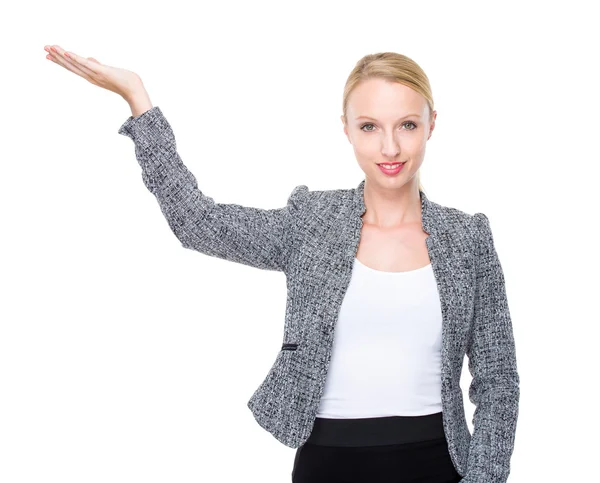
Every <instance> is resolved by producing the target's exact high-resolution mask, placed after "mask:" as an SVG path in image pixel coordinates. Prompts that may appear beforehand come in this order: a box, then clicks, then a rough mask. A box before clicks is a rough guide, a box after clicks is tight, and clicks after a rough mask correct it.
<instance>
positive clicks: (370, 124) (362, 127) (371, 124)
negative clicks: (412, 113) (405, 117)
mask: <svg viewBox="0 0 600 483" xmlns="http://www.w3.org/2000/svg"><path fill="white" fill-rule="evenodd" d="M407 124H410V125H412V126H413V127H411V128H409V129H408V130H409V131H414V130H415V129H416V128H417V125H416V124H415V123H414V122H412V121H406V122H405V123H403V124H402V125H403V126H406V125H407ZM366 126H374V124H373V123H370V122H368V123H365V124H363V125H362V126H361V127H360V130H361V131H363V132H373V129H367V130H365V129H364V128H365V127H366Z"/></svg>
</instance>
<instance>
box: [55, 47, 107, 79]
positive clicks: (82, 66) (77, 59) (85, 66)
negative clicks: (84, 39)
mask: <svg viewBox="0 0 600 483" xmlns="http://www.w3.org/2000/svg"><path fill="white" fill-rule="evenodd" d="M51 48H54V52H55V53H56V54H57V58H58V59H59V61H62V62H61V64H62V63H64V64H65V66H70V67H72V69H71V70H74V71H75V72H76V73H78V74H80V75H81V74H82V73H85V74H86V75H87V76H89V77H94V76H95V74H97V73H98V71H97V66H96V65H94V64H93V63H92V62H89V61H88V60H87V59H86V58H85V57H81V56H79V55H76V54H74V53H73V52H67V51H65V50H64V49H62V48H61V47H60V46H58V45H54V46H52V47H51Z"/></svg>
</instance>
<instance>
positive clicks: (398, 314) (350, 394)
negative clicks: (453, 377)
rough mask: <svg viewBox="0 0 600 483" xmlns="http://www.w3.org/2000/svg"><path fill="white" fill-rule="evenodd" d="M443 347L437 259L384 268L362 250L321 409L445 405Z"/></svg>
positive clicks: (326, 413) (416, 411)
mask: <svg viewBox="0 0 600 483" xmlns="http://www.w3.org/2000/svg"><path fill="white" fill-rule="evenodd" d="M441 347H442V311H441V305H440V299H439V293H438V290H437V284H436V280H435V277H434V274H433V270H432V267H431V264H429V265H426V266H425V267H421V268H418V269H416V270H410V271H407V272H384V271H381V270H375V269H373V268H369V267H367V266H366V265H363V264H362V263H361V262H360V261H359V260H358V259H357V258H355V259H354V268H353V272H352V278H351V280H350V284H349V286H348V290H347V292H346V295H345V297H344V300H343V302H342V305H341V308H340V313H339V317H338V320H337V322H336V327H335V332H334V341H333V347H332V353H331V361H330V365H329V369H328V372H327V379H326V382H325V387H324V389H323V394H322V396H321V402H320V405H319V409H318V412H317V417H320V418H370V417H383V416H421V415H426V414H433V413H437V412H441V411H442V403H441V380H440V379H441Z"/></svg>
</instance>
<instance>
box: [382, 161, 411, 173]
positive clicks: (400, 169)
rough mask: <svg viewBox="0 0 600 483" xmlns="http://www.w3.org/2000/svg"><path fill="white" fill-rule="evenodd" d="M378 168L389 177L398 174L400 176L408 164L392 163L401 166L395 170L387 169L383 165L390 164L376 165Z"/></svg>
mask: <svg viewBox="0 0 600 483" xmlns="http://www.w3.org/2000/svg"><path fill="white" fill-rule="evenodd" d="M376 164H377V166H378V167H379V169H380V170H381V171H382V173H383V174H385V175H388V176H394V175H396V174H398V173H399V172H400V171H402V169H403V168H404V165H405V164H406V162H404V163H391V164H392V165H393V164H399V166H398V167H397V168H393V169H387V168H384V167H383V165H384V164H388V163H376Z"/></svg>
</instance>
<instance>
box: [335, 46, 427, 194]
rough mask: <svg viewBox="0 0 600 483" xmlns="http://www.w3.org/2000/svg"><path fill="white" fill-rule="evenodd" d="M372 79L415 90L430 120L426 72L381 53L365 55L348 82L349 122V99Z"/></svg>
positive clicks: (392, 54) (406, 60)
mask: <svg viewBox="0 0 600 483" xmlns="http://www.w3.org/2000/svg"><path fill="white" fill-rule="evenodd" d="M372 78H381V79H386V80H389V81H391V82H398V83H400V84H404V85H405V86H408V87H410V88H411V89H414V90H415V91H417V92H418V93H419V94H421V95H422V96H423V97H424V98H425V100H426V101H427V104H428V106H429V118H430V119H431V116H432V115H433V110H434V107H433V96H432V93H431V85H430V84H429V78H428V77H427V75H426V74H425V71H423V69H422V68H421V67H420V66H419V64H417V63H416V62H415V61H414V60H412V59H411V58H409V57H407V56H405V55H402V54H398V53H396V52H380V53H377V54H369V55H365V56H364V57H363V58H362V59H360V60H359V61H358V62H357V63H356V66H355V67H354V69H352V72H350V75H349V76H348V79H347V80H346V85H345V86H344V100H343V105H342V112H343V115H344V121H346V122H347V117H346V112H347V106H348V98H349V97H350V94H351V93H352V91H353V90H354V89H355V88H356V87H357V86H358V85H359V84H360V83H361V82H363V81H365V80H367V79H372ZM417 179H418V180H419V190H420V191H424V189H423V185H422V184H421V180H420V170H419V171H417Z"/></svg>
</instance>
